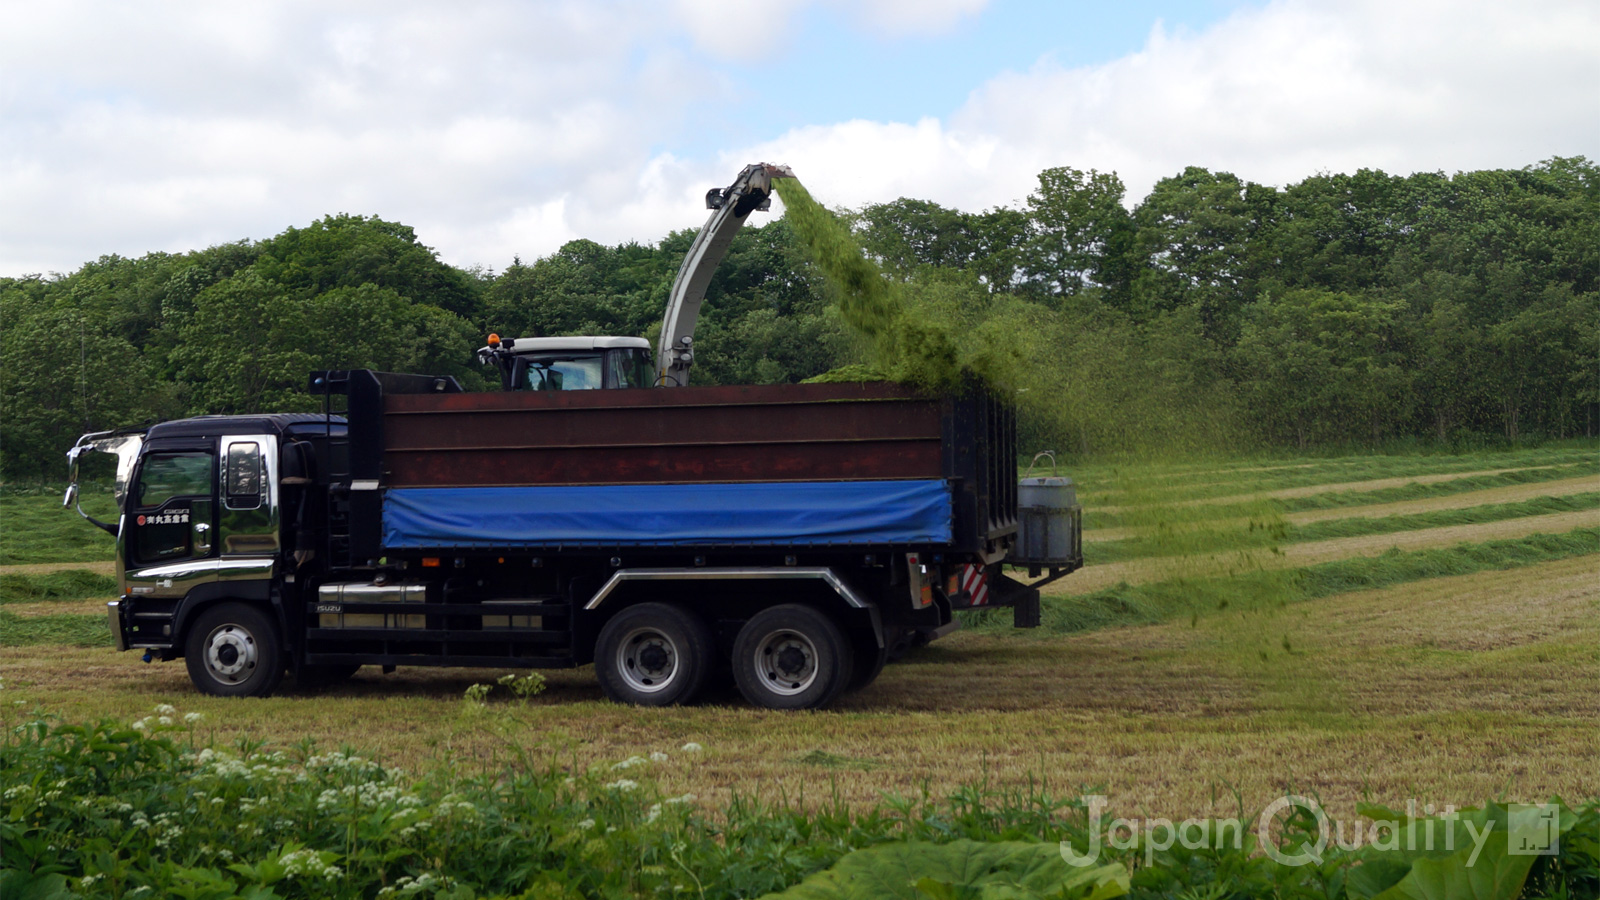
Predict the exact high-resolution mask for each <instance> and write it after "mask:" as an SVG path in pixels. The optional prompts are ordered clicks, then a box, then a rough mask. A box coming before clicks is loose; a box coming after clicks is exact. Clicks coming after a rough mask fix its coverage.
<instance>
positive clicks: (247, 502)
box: [225, 443, 261, 509]
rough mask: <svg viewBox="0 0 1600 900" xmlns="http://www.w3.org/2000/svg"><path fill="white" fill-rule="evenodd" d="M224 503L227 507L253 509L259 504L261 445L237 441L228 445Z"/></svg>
mask: <svg viewBox="0 0 1600 900" xmlns="http://www.w3.org/2000/svg"><path fill="white" fill-rule="evenodd" d="M227 472H228V482H227V488H228V490H227V497H226V498H225V502H226V505H227V507H228V508H229V509H255V508H257V507H259V506H260V505H261V445H260V444H256V443H238V444H233V445H231V446H229V447H228V463H227Z"/></svg>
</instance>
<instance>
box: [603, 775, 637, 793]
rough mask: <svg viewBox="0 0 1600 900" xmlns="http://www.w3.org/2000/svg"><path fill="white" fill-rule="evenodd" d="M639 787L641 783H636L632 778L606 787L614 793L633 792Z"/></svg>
mask: <svg viewBox="0 0 1600 900" xmlns="http://www.w3.org/2000/svg"><path fill="white" fill-rule="evenodd" d="M638 786H639V782H637V781H634V780H633V779H632V778H619V779H617V780H616V781H613V782H611V783H610V784H608V785H606V788H607V789H608V790H613V791H631V790H633V789H635V788H637V787H638Z"/></svg>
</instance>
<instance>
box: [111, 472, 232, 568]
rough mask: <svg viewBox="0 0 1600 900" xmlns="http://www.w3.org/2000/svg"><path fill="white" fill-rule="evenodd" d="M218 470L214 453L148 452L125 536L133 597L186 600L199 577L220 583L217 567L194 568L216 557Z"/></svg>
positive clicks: (133, 493) (134, 488)
mask: <svg viewBox="0 0 1600 900" xmlns="http://www.w3.org/2000/svg"><path fill="white" fill-rule="evenodd" d="M216 465H217V464H216V454H215V452H213V451H212V450H211V449H209V448H201V447H192V448H181V449H180V448H173V449H166V448H161V449H156V448H151V449H148V450H147V451H146V452H145V454H144V458H143V459H142V460H141V461H140V464H139V471H138V475H137V476H136V477H135V479H134V482H133V485H132V487H131V490H130V492H129V496H128V501H127V506H126V516H125V518H124V519H123V521H124V522H125V523H126V524H125V533H124V534H122V535H121V536H120V538H121V540H122V541H123V542H124V543H123V555H124V560H125V567H126V570H127V578H128V583H129V589H130V590H131V591H132V592H133V593H135V594H147V595H148V594H153V595H156V596H182V595H183V593H184V592H185V591H187V590H188V589H190V588H192V587H194V585H195V583H196V578H197V576H198V577H199V579H200V580H211V579H214V578H215V574H216V572H215V566H207V565H204V564H201V565H200V566H198V567H195V566H193V565H192V564H194V563H197V562H199V561H201V560H207V559H211V558H212V557H214V556H215V555H216V553H215V547H214V541H213V534H214V531H213V529H214V528H215V519H216V513H215V500H214V497H215V493H216V483H217V477H216ZM185 564H191V565H185ZM196 568H198V570H196ZM207 575H209V576H210V578H207V577H206V576H207Z"/></svg>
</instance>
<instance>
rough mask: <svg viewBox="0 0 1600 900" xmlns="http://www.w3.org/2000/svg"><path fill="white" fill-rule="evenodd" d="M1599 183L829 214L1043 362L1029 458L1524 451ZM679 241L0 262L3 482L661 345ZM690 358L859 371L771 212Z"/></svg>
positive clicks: (1478, 178)
mask: <svg viewBox="0 0 1600 900" xmlns="http://www.w3.org/2000/svg"><path fill="white" fill-rule="evenodd" d="M1597 176H1600V172H1597V169H1596V166H1595V165H1594V164H1593V163H1591V162H1590V161H1588V160H1587V159H1584V158H1582V157H1578V158H1570V159H1565V158H1554V159H1551V160H1548V161H1545V162H1543V163H1539V164H1537V165H1532V166H1528V167H1526V168H1523V169H1517V170H1492V171H1478V172H1464V173H1458V174H1456V175H1454V176H1446V175H1443V174H1440V173H1420V174H1416V175H1410V176H1393V175H1387V174H1385V173H1383V172H1379V171H1372V170H1362V171H1359V172H1356V173H1355V174H1319V175H1315V176H1312V177H1309V178H1306V179H1305V180H1303V181H1300V182H1298V183H1295V184H1292V185H1289V186H1287V187H1284V188H1274V187H1271V186H1264V185H1259V184H1253V183H1250V182H1247V181H1244V180H1241V179H1239V178H1237V177H1235V176H1234V175H1231V174H1229V173H1226V172H1212V171H1208V170H1206V169H1201V168H1194V167H1191V168H1188V169H1185V170H1184V171H1183V172H1181V173H1179V174H1176V175H1174V176H1172V177H1170V178H1165V179H1162V180H1161V181H1160V182H1158V183H1157V184H1156V185H1155V187H1154V188H1153V189H1152V190H1151V191H1150V193H1149V194H1148V195H1147V196H1146V197H1145V198H1144V199H1143V200H1141V201H1140V202H1138V203H1137V204H1134V205H1133V206H1132V207H1131V208H1130V207H1129V205H1128V204H1127V199H1128V198H1127V197H1126V192H1125V189H1124V187H1123V184H1122V181H1121V180H1120V179H1119V178H1118V176H1117V175H1116V174H1115V173H1100V172H1096V171H1079V170H1076V169H1072V168H1067V167H1062V168H1053V169H1048V170H1046V171H1044V172H1042V173H1040V174H1039V176H1038V183H1037V187H1036V189H1035V190H1034V192H1033V193H1032V194H1031V195H1030V196H1029V197H1028V198H1027V200H1026V202H1025V203H1024V204H1022V205H1021V206H1020V207H1018V208H997V209H992V210H987V211H982V212H965V211H961V210H955V209H949V208H946V207H942V206H940V205H938V204H935V203H931V202H928V201H923V200H913V199H907V198H902V199H899V200H896V201H893V202H890V203H882V204H873V205H869V206H866V207H864V208H862V209H859V210H844V211H841V215H843V216H845V217H846V219H847V221H848V222H849V223H850V225H851V227H852V228H853V230H854V231H855V233H856V235H857V237H858V239H859V240H860V242H861V244H862V246H863V248H864V249H865V250H866V252H867V254H868V256H869V257H870V258H872V259H873V260H874V261H876V262H877V263H878V264H879V265H880V266H881V267H882V269H883V270H884V271H885V273H886V274H887V275H888V276H889V277H891V278H895V279H898V280H901V281H902V282H904V283H905V285H906V286H907V288H908V290H907V293H908V295H909V296H912V297H914V298H915V299H916V302H917V303H918V304H919V305H920V306H921V307H922V308H923V309H924V310H925V312H926V314H927V315H928V316H930V317H933V318H939V317H943V318H944V319H946V320H947V321H950V322H952V323H955V325H956V326H957V327H958V329H959V330H958V331H957V332H956V333H957V334H963V333H967V332H970V333H972V334H980V333H981V334H986V335H987V339H988V341H989V342H990V343H991V344H994V343H996V342H999V343H1002V344H1004V345H1005V346H1007V348H1008V350H1009V352H1010V353H1011V354H1012V356H1013V360H1014V362H1015V363H1016V364H1019V365H1021V366H1024V367H1027V368H1029V369H1030V370H1031V371H1032V372H1033V373H1034V376H1035V377H1033V378H1032V379H1031V380H1030V384H1031V385H1032V386H1031V387H1030V388H1027V389H1028V390H1036V391H1038V392H1039V394H1040V395H1048V396H1050V397H1052V398H1054V401H1055V402H1053V403H1051V404H1038V403H1035V404H1024V405H1023V409H1024V412H1025V421H1024V428H1025V431H1026V433H1027V435H1028V436H1029V439H1030V440H1031V441H1033V442H1035V443H1040V444H1044V443H1052V444H1060V445H1062V448H1063V449H1070V450H1074V451H1079V452H1088V453H1096V452H1111V451H1118V450H1124V449H1129V448H1131V447H1135V446H1138V445H1139V444H1140V443H1141V442H1142V441H1145V440H1148V439H1151V437H1152V435H1155V434H1157V433H1159V432H1160V431H1161V430H1162V429H1164V428H1165V429H1175V430H1183V429H1204V428H1206V427H1213V426H1215V425H1216V423H1227V424H1228V428H1229V429H1230V433H1231V434H1235V435H1238V434H1246V435H1249V437H1250V439H1251V440H1252V441H1254V442H1259V443H1261V444H1264V445H1269V446H1286V447H1302V448H1303V447H1310V446H1320V445H1327V444H1338V443H1368V444H1370V443H1377V442H1383V441H1386V440H1392V439H1424V440H1432V441H1439V442H1442V443H1453V442H1455V443H1458V442H1461V441H1483V440H1500V441H1509V442H1516V441H1522V440H1528V439H1536V438H1542V437H1570V436H1575V435H1591V436H1592V435H1594V434H1595V433H1596V429H1597V427H1600V284H1597V280H1600V233H1597V229H1600V214H1597V213H1600V177H1597ZM693 236H694V235H693V232H692V231H678V232H674V233H672V234H669V235H667V236H666V237H664V238H663V239H661V240H660V241H659V242H657V243H655V244H649V245H646V244H639V243H628V244H623V245H620V246H614V247H613V246H603V245H600V244H597V243H595V242H593V241H588V240H577V241H572V242H570V243H568V244H567V245H565V246H563V247H562V248H561V249H560V250H558V251H557V252H555V253H553V254H551V255H550V256H547V257H544V258H541V259H538V260H535V261H534V262H532V263H524V262H522V261H521V260H520V259H518V260H514V261H513V262H512V263H511V265H510V266H508V267H507V268H506V269H505V270H503V271H501V272H498V273H495V272H491V271H485V270H481V269H473V270H462V269H458V268H455V267H452V266H449V265H446V264H445V263H443V262H441V261H440V260H439V258H438V256H437V254H436V253H434V251H433V250H431V249H430V248H428V247H426V246H424V245H423V244H422V243H421V242H420V241H419V240H418V238H417V235H416V234H415V232H414V231H413V230H412V229H411V228H409V227H407V226H405V225H401V224H398V223H393V222H388V221H384V220H382V219H379V218H377V217H362V216H353V215H336V216H328V217H325V218H323V219H321V220H320V221H317V222H313V223H311V224H310V225H307V226H306V227H304V228H290V229H288V230H287V231H285V232H283V233H282V234H279V235H277V236H275V237H272V238H269V239H266V240H260V241H239V242H236V243H231V244H223V245H220V246H215V247H211V248H208V249H204V250H196V251H193V252H189V253H178V254H172V253H152V254H148V255H145V256H143V257H140V258H138V259H126V258H122V257H117V256H106V257H102V258H100V259H98V260H96V261H94V262H91V263H88V264H86V265H84V266H83V267H82V268H81V269H79V270H77V271H76V272H73V273H71V274H68V275H48V276H41V275H33V276H26V277H21V278H5V279H0V475H3V476H4V477H5V478H7V479H18V478H40V477H44V478H50V477H56V476H58V475H59V473H60V472H61V471H63V470H62V465H63V457H62V453H63V452H64V451H65V449H66V448H67V447H68V446H70V445H71V443H72V441H73V440H74V439H75V438H76V436H77V435H78V434H80V433H82V432H84V431H91V430H100V429H106V428H111V427H117V426H123V425H134V424H139V423H143V422H149V421H155V420H160V419H166V418H173V417H177V416H183V415H193V414H202V413H238V412H260V411H276V410H296V409H314V408H316V407H317V404H316V401H315V400H314V399H313V398H311V397H309V396H308V395H307V394H306V393H305V384H306V377H307V373H308V372H309V371H310V370H312V369H315V368H355V367H371V368H379V369H387V370H394V371H416V372H429V373H436V374H449V375H455V376H456V377H458V378H460V379H461V380H462V381H463V383H465V384H466V385H467V386H468V387H469V389H489V387H490V379H489V378H488V377H486V376H487V375H488V374H489V373H488V372H486V371H485V370H483V369H481V368H480V367H478V366H477V365H476V364H475V363H474V361H473V350H474V349H475V348H477V347H478V346H480V345H481V344H482V342H483V338H484V335H485V334H486V333H488V332H489V331H498V332H500V333H502V334H509V335H515V336H525V335H558V334H625V335H644V336H646V337H652V338H653V337H654V335H655V334H656V333H657V330H658V329H659V327H660V317H661V315H662V312H663V310H664V308H665V305H666V297H667V292H668V289H669V287H670V285H671V282H672V278H673V276H674V275H675V274H676V272H677V268H678V265H679V263H680V262H681V260H682V258H683V256H684V254H685V252H686V251H687V250H688V247H689V244H690V242H691V240H692V239H693ZM696 345H697V352H696V359H697V367H696V370H695V379H696V382H697V383H773V382H787V381H798V380H801V379H803V378H807V377H811V376H815V375H818V374H820V373H823V372H826V371H829V370H831V369H834V368H837V367H839V366H841V365H845V364H852V363H863V364H869V365H870V364H871V362H872V359H871V348H870V346H869V345H868V344H867V343H866V342H864V341H862V340H861V339H860V338H859V337H858V336H856V335H853V334H852V333H850V331H849V329H848V328H847V327H846V326H845V325H844V324H843V322H842V321H841V320H840V318H839V317H838V315H837V313H836V312H835V311H834V309H833V307H832V298H831V296H830V288H829V286H828V284H827V283H826V282H825V281H824V279H823V278H822V277H821V276H820V274H819V273H818V271H817V270H816V268H815V266H814V265H813V264H812V263H811V262H810V261H809V260H807V259H806V258H805V256H804V254H803V253H802V252H801V250H800V249H799V247H798V246H797V243H796V241H795V240H794V237H793V235H792V233H791V232H790V230H789V228H788V224H787V223H786V222H785V221H784V220H783V219H782V218H779V219H776V220H774V221H771V222H769V223H768V224H766V225H765V226H763V227H760V228H746V229H745V230H744V231H743V232H741V233H740V234H739V236H738V237H737V238H736V240H735V241H734V244H733V247H732V249H731V251H730V252H729V254H728V257H727V260H726V261H725V262H724V263H723V265H722V266H721V267H720V269H719V270H718V271H717V273H716V276H715V278H714V279H713V281H712V283H711V287H710V290H709V291H708V294H707V301H706V305H705V309H704V311H703V314H702V317H701V321H700V326H699V328H698V331H697V334H696Z"/></svg>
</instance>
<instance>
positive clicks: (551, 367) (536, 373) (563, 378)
mask: <svg viewBox="0 0 1600 900" xmlns="http://www.w3.org/2000/svg"><path fill="white" fill-rule="evenodd" d="M604 386H605V382H604V380H603V371H602V367H601V364H600V356H599V354H595V355H592V356H577V357H564V358H557V359H539V360H530V361H529V362H528V369H527V374H526V375H524V376H523V379H522V389H523V390H525V391H590V390H598V389H599V388H601V387H604Z"/></svg>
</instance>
